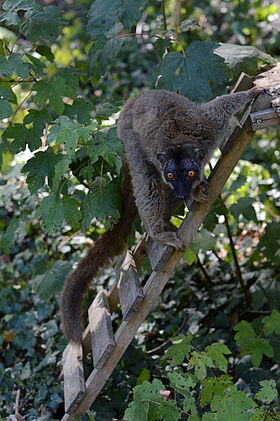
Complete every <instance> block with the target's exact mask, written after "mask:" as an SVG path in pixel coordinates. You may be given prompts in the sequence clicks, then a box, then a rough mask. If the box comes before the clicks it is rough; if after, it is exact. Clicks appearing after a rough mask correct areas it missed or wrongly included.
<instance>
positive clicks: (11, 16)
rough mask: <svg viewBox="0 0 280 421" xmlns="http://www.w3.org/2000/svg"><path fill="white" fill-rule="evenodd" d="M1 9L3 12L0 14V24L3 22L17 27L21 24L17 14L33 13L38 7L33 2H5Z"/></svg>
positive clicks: (13, 0)
mask: <svg viewBox="0 0 280 421" xmlns="http://www.w3.org/2000/svg"><path fill="white" fill-rule="evenodd" d="M1 7H2V10H3V12H1V14H0V22H3V21H5V22H6V24H7V25H19V24H20V22H21V20H20V18H19V12H22V11H24V12H25V13H26V12H33V10H35V9H38V8H39V7H40V6H39V5H38V3H36V1H35V0H6V1H5V2H4V3H3V4H2V6H1Z"/></svg>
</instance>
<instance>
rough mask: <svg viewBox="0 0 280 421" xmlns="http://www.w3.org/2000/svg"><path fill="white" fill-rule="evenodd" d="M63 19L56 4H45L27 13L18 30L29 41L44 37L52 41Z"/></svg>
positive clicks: (57, 33) (58, 31)
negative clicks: (26, 17)
mask: <svg viewBox="0 0 280 421" xmlns="http://www.w3.org/2000/svg"><path fill="white" fill-rule="evenodd" d="M63 22H64V19H63V18H62V16H61V15H60V10H59V9H58V7H56V6H46V7H43V8H41V9H36V10H33V11H31V12H30V13H28V19H26V20H25V21H24V22H23V23H22V25H21V27H20V30H21V31H22V33H23V34H24V35H25V36H26V38H27V39H29V40H30V41H38V40H39V39H44V40H48V41H52V42H54V41H55V40H56V38H57V37H58V36H59V34H60V30H61V26H62V24H63Z"/></svg>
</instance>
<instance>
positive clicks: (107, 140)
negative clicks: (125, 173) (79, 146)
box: [87, 128, 123, 173]
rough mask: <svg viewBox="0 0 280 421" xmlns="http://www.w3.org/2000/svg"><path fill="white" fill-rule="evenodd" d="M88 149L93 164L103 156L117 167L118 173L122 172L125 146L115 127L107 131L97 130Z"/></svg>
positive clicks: (112, 165) (111, 164)
mask: <svg viewBox="0 0 280 421" xmlns="http://www.w3.org/2000/svg"><path fill="white" fill-rule="evenodd" d="M87 151H88V154H89V156H90V158H91V161H92V163H93V164H94V163H95V162H96V161H97V160H98V158H99V157H100V156H101V157H102V158H103V159H105V161H107V162H108V164H109V165H110V166H111V167H113V168H114V167H115V168H116V169H117V173H119V172H120V168H121V155H122V153H123V146H122V143H121V141H120V140H119V139H118V137H117V135H116V130H115V128H112V129H110V130H108V132H107V133H103V132H95V133H94V134H93V139H92V140H91V141H90V142H89V143H88V147H87Z"/></svg>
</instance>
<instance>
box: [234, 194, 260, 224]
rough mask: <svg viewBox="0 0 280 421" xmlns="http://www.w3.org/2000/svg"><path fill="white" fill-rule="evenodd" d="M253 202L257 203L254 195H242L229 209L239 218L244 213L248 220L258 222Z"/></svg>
mask: <svg viewBox="0 0 280 421" xmlns="http://www.w3.org/2000/svg"><path fill="white" fill-rule="evenodd" d="M253 203H255V199H253V198H252V197H241V198H240V199H238V200H237V202H236V203H234V204H233V205H232V206H230V208H229V211H230V213H231V214H232V215H233V216H234V217H235V218H236V219H237V220H238V219H239V218H240V216H241V215H243V217H244V218H245V219H247V220H248V221H255V222H258V220H257V216H256V212H255V209H254V208H253Z"/></svg>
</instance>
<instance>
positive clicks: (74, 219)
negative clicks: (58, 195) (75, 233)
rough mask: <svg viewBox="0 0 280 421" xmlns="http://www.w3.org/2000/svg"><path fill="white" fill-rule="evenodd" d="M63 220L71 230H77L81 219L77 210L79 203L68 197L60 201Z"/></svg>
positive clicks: (80, 214)
mask: <svg viewBox="0 0 280 421" xmlns="http://www.w3.org/2000/svg"><path fill="white" fill-rule="evenodd" d="M61 204H62V209H63V216H64V219H65V220H66V221H67V222H68V223H69V224H70V225H71V227H72V228H73V229H78V227H79V221H80V220H81V218H82V213H81V211H80V210H79V207H80V203H79V202H78V201H77V200H76V199H74V198H72V197H68V196H64V197H63V198H62V199H61Z"/></svg>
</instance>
